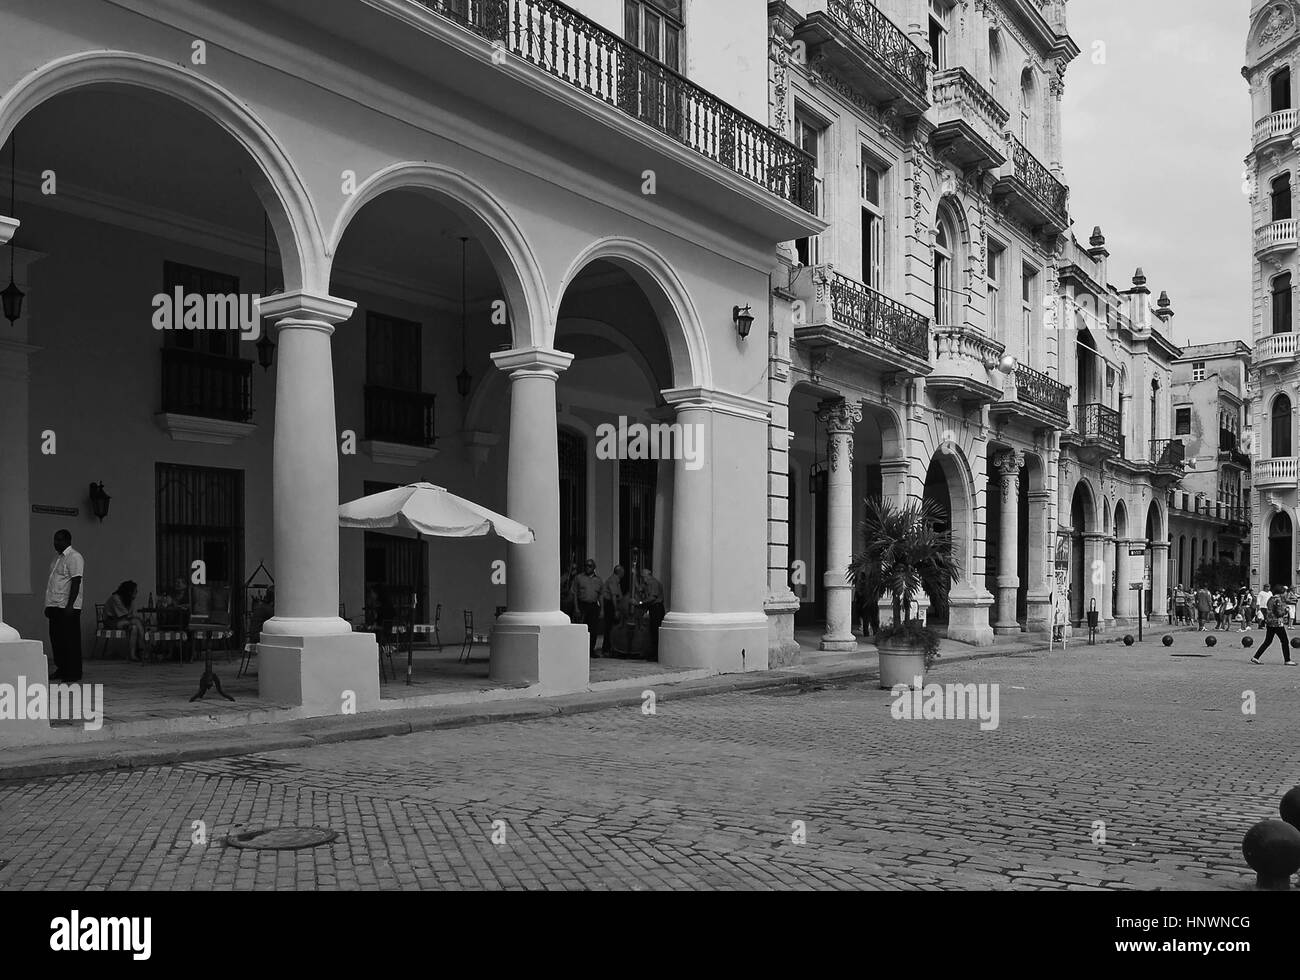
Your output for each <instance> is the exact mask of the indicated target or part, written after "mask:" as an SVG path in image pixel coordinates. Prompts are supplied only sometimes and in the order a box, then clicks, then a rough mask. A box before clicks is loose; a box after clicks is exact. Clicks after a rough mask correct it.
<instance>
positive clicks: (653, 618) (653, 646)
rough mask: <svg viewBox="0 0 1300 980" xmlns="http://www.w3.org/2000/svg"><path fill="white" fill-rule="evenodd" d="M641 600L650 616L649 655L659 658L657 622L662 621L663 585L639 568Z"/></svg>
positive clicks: (646, 571)
mask: <svg viewBox="0 0 1300 980" xmlns="http://www.w3.org/2000/svg"><path fill="white" fill-rule="evenodd" d="M641 590H642V600H641V601H642V602H644V603H645V607H646V612H647V613H648V614H649V618H650V655H651V656H652V657H654V659H655V660H658V659H659V624H660V623H662V622H663V621H664V585H663V583H662V582H660V581H659V580H658V579H657V578H655V577H654V575H653V574H652V573H651V571H650V569H648V568H643V569H641Z"/></svg>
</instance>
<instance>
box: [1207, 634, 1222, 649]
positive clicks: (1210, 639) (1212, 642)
mask: <svg viewBox="0 0 1300 980" xmlns="http://www.w3.org/2000/svg"><path fill="white" fill-rule="evenodd" d="M1218 642H1219V641H1218V640H1216V639H1215V638H1214V637H1212V636H1207V637H1206V638H1205V645H1206V646H1207V647H1212V646H1214V645H1215V644H1216V643H1218Z"/></svg>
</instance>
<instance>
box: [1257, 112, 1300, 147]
mask: <svg viewBox="0 0 1300 980" xmlns="http://www.w3.org/2000/svg"><path fill="white" fill-rule="evenodd" d="M1297 126H1300V109H1283V110H1282V111H1281V112H1270V113H1269V114H1268V115H1267V116H1265V117H1264V118H1263V119H1261V120H1260V121H1259V122H1257V123H1255V139H1254V147H1255V149H1257V150H1258V149H1259V148H1260V147H1262V146H1266V145H1268V144H1269V143H1273V142H1281V141H1284V140H1289V139H1290V138H1291V137H1292V136H1293V135H1295V131H1296V127H1297Z"/></svg>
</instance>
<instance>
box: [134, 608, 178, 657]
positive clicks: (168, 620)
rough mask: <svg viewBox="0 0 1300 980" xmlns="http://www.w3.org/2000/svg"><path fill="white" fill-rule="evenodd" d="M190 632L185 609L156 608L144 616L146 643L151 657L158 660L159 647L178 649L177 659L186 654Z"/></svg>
mask: <svg viewBox="0 0 1300 980" xmlns="http://www.w3.org/2000/svg"><path fill="white" fill-rule="evenodd" d="M188 640H189V634H188V633H187V632H186V631H185V610H183V609H155V610H154V611H153V612H152V613H148V612H146V613H145V616H144V644H145V649H146V650H147V651H148V653H149V659H150V660H151V661H153V662H154V663H157V662H158V648H159V647H160V646H161V647H164V648H166V649H167V650H170V649H171V648H172V647H175V649H176V659H178V660H179V659H181V657H182V656H183V655H184V651H185V644H186V642H187V641H188Z"/></svg>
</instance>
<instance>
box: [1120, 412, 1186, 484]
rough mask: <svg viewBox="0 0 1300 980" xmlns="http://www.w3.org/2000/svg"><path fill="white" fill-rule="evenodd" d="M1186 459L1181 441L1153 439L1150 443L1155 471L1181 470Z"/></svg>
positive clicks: (1184, 448)
mask: <svg viewBox="0 0 1300 980" xmlns="http://www.w3.org/2000/svg"><path fill="white" fill-rule="evenodd" d="M1115 418H1116V424H1117V425H1118V420H1119V416H1118V415H1116V416H1115ZM1186 459H1187V447H1186V446H1185V445H1184V444H1183V440H1181V439H1153V440H1152V441H1151V462H1153V463H1155V465H1156V468H1157V469H1162V470H1164V469H1169V470H1172V469H1177V470H1179V471H1181V470H1182V468H1183V462H1184V461H1185V460H1186Z"/></svg>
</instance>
